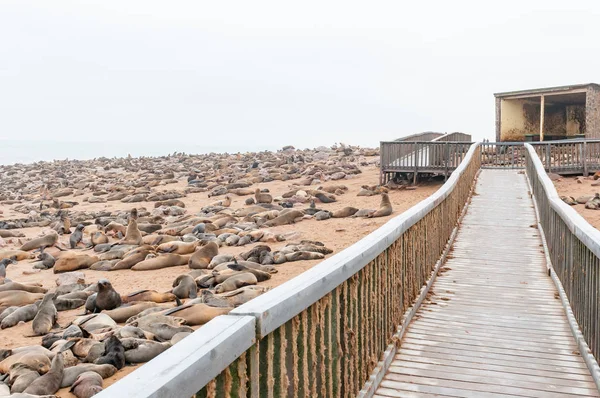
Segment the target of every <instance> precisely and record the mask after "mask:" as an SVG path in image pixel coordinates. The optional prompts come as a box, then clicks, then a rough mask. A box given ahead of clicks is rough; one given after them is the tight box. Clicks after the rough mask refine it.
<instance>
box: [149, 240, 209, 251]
mask: <svg viewBox="0 0 600 398" xmlns="http://www.w3.org/2000/svg"><path fill="white" fill-rule="evenodd" d="M199 243H200V242H199V241H196V242H182V241H172V242H166V243H162V244H160V245H158V247H157V248H156V251H157V252H159V253H175V254H191V253H193V252H194V250H196V247H198V244H199Z"/></svg>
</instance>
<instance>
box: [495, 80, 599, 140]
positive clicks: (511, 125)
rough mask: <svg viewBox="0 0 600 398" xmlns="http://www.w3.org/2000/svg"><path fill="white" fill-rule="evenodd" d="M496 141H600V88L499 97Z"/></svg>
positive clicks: (588, 86) (591, 85) (567, 88)
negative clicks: (570, 139)
mask: <svg viewBox="0 0 600 398" xmlns="http://www.w3.org/2000/svg"><path fill="white" fill-rule="evenodd" d="M494 96H495V97H496V141H549V140H558V139H567V138H583V137H585V138H588V139H600V85H598V84H596V83H589V84H578V85H573V86H561V87H550V88H538V89H533V90H522V91H511V92H505V93H496V94H494Z"/></svg>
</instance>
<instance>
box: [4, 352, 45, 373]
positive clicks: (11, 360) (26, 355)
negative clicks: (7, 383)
mask: <svg viewBox="0 0 600 398" xmlns="http://www.w3.org/2000/svg"><path fill="white" fill-rule="evenodd" d="M15 363H24V364H27V365H29V366H30V367H31V368H32V369H35V370H37V371H38V373H40V374H44V373H46V372H48V370H50V358H48V356H47V355H46V354H44V353H41V352H37V351H31V352H28V351H23V352H19V353H16V354H13V355H11V356H9V357H8V358H6V359H5V360H3V361H2V362H0V373H8V372H9V369H10V367H11V366H12V365H13V364H15Z"/></svg>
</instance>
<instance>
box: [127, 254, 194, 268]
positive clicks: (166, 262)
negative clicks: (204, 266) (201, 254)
mask: <svg viewBox="0 0 600 398" xmlns="http://www.w3.org/2000/svg"><path fill="white" fill-rule="evenodd" d="M190 257H192V255H191V254H183V255H182V254H173V253H167V254H162V255H160V256H157V257H153V258H149V259H147V260H144V261H140V262H139V263H137V264H136V265H134V266H133V267H131V269H132V270H134V271H149V270H154V269H161V268H167V267H176V266H178V265H185V264H187V263H188V261H190Z"/></svg>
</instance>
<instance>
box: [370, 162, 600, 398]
mask: <svg viewBox="0 0 600 398" xmlns="http://www.w3.org/2000/svg"><path fill="white" fill-rule="evenodd" d="M536 226H537V221H536V217H535V210H534V207H533V203H532V200H531V198H530V195H529V189H528V186H527V181H526V177H525V175H524V173H523V172H518V171H516V170H515V171H513V170H510V171H509V170H482V172H481V174H480V176H479V179H478V181H477V185H476V189H475V193H474V196H473V197H472V200H471V204H470V205H469V207H468V209H467V213H466V215H465V217H464V219H463V221H462V223H461V225H460V228H459V230H458V233H457V236H456V240H455V241H454V244H453V246H452V248H451V251H450V255H449V256H448V260H447V262H446V263H445V265H444V266H443V267H442V268H441V269H440V272H439V276H438V277H437V278H436V281H435V282H434V284H433V286H432V289H431V290H430V294H429V295H428V297H427V299H426V300H425V302H424V303H423V305H422V306H421V308H420V309H419V311H418V312H417V314H416V316H415V319H414V320H413V322H412V323H411V324H410V325H409V326H408V330H407V332H406V334H405V335H404V338H403V339H402V341H401V344H400V348H399V349H398V352H397V355H396V357H395V358H394V360H393V361H392V363H391V366H390V367H389V369H388V372H387V374H386V375H385V377H384V379H383V381H382V382H381V384H380V387H379V389H378V390H377V392H376V394H375V396H377V397H432V396H436V397H438V396H441V397H446V396H447V397H513V396H519V397H597V396H598V391H597V389H596V386H595V384H594V381H593V379H592V377H591V376H590V373H589V370H588V368H587V366H586V364H585V363H584V361H583V359H582V357H581V355H580V354H579V352H578V347H577V345H576V343H575V340H574V338H573V334H572V332H571V329H570V328H569V323H568V320H567V317H566V314H565V312H564V310H563V307H562V305H561V301H560V299H559V294H558V292H557V290H556V288H555V286H554V284H553V282H552V280H551V278H550V277H549V276H548V273H547V269H546V260H545V255H544V251H543V246H542V240H541V237H540V234H539V232H538V229H537V228H536Z"/></svg>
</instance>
